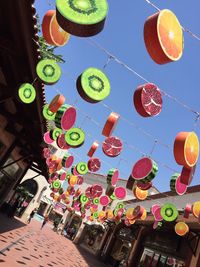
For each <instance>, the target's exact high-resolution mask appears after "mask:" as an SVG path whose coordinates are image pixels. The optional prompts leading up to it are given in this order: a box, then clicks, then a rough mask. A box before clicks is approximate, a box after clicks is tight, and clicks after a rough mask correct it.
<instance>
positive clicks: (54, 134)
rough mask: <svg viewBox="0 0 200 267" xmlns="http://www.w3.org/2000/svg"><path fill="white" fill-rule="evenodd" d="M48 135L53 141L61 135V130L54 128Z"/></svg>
mask: <svg viewBox="0 0 200 267" xmlns="http://www.w3.org/2000/svg"><path fill="white" fill-rule="evenodd" d="M49 133H50V136H51V139H53V140H54V141H55V140H56V139H57V138H58V136H59V135H60V134H62V130H61V129H59V128H54V129H52V130H50V131H49Z"/></svg>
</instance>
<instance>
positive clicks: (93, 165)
mask: <svg viewBox="0 0 200 267" xmlns="http://www.w3.org/2000/svg"><path fill="white" fill-rule="evenodd" d="M87 165H88V169H89V171H91V172H97V171H98V170H99V169H100V168H101V161H100V159H98V158H91V159H89V160H88V163H87Z"/></svg>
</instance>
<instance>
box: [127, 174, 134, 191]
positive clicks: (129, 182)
mask: <svg viewBox="0 0 200 267" xmlns="http://www.w3.org/2000/svg"><path fill="white" fill-rule="evenodd" d="M134 185H135V180H134V179H133V177H132V176H131V175H130V176H129V178H128V180H127V183H126V188H127V189H129V190H131V191H132V190H133V187H134Z"/></svg>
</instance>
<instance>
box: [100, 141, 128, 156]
mask: <svg viewBox="0 0 200 267" xmlns="http://www.w3.org/2000/svg"><path fill="white" fill-rule="evenodd" d="M122 148H123V145H122V141H121V140H120V139H119V138H118V137H115V136H110V137H107V138H106V139H105V140H104V141H103V144H102V150H103V153H104V154H105V155H106V156H108V157H117V156H118V155H119V154H120V153H121V151H122Z"/></svg>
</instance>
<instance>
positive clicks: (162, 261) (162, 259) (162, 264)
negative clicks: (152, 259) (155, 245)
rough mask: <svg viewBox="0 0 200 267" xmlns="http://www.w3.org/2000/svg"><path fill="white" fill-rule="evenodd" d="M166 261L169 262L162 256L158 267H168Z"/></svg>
mask: <svg viewBox="0 0 200 267" xmlns="http://www.w3.org/2000/svg"><path fill="white" fill-rule="evenodd" d="M166 260H167V257H166V256H163V255H161V256H160V260H159V263H158V265H157V266H156V267H164V266H166V265H165V262H166Z"/></svg>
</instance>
